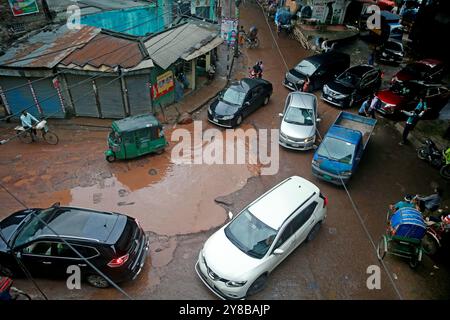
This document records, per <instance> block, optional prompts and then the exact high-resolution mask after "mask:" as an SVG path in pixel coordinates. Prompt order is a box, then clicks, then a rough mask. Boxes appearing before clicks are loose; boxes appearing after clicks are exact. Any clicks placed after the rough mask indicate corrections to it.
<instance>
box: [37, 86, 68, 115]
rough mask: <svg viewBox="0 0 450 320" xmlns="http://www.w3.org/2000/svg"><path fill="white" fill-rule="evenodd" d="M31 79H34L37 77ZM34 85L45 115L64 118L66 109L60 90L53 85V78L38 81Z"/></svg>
mask: <svg viewBox="0 0 450 320" xmlns="http://www.w3.org/2000/svg"><path fill="white" fill-rule="evenodd" d="M30 80H31V81H33V80H35V79H30ZM32 86H33V88H34V92H35V93H36V97H37V99H38V101H39V105H40V106H41V108H42V112H43V113H44V116H45V117H49V118H64V111H63V108H62V107H61V101H60V99H59V96H58V91H57V90H56V89H55V87H54V86H53V82H52V80H51V79H44V80H41V81H36V82H34V83H33V84H32ZM50 97H51V98H50Z"/></svg>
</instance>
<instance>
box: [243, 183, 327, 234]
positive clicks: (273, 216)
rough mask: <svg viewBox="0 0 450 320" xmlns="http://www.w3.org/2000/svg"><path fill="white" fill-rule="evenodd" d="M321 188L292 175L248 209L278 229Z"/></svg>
mask: <svg viewBox="0 0 450 320" xmlns="http://www.w3.org/2000/svg"><path fill="white" fill-rule="evenodd" d="M314 193H315V194H319V193H320V190H319V188H318V187H317V186H316V185H314V184H313V183H311V182H309V181H308V180H306V179H304V178H302V177H299V176H292V177H290V178H288V179H286V180H284V181H283V182H281V183H280V184H278V185H277V186H275V187H274V188H272V189H271V190H269V191H268V192H266V193H265V194H264V195H262V196H261V197H260V198H258V199H257V200H256V201H255V202H253V203H252V204H251V205H250V206H249V207H248V210H249V211H250V212H251V213H252V214H253V215H254V216H255V217H256V218H258V219H259V220H261V221H262V222H264V223H265V224H266V225H268V226H269V227H271V228H273V229H275V230H278V229H279V228H280V227H281V226H282V224H283V222H284V221H285V220H286V219H287V218H288V217H289V216H290V215H291V214H292V213H293V212H294V211H295V210H296V209H297V208H298V207H300V206H301V205H302V204H303V203H304V202H305V201H307V200H308V199H309V198H310V197H311V196H312V195H313V194H314Z"/></svg>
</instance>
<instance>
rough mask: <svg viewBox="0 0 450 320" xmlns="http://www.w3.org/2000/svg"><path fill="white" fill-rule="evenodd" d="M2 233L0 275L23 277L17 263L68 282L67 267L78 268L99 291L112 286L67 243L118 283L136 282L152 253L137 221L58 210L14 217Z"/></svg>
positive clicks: (5, 221)
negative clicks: (149, 251)
mask: <svg viewBox="0 0 450 320" xmlns="http://www.w3.org/2000/svg"><path fill="white" fill-rule="evenodd" d="M44 222H45V223H44ZM0 231H1V234H0V235H1V237H0V274H3V275H5V276H9V277H11V276H15V275H21V274H22V272H23V270H22V269H21V268H20V266H19V265H18V263H17V260H16V258H17V259H19V260H20V261H21V262H22V263H23V264H24V265H25V267H26V269H28V270H29V271H30V272H31V274H33V275H36V276H43V277H67V276H68V274H67V268H68V267H69V266H72V265H75V266H78V267H80V271H81V276H82V279H83V280H85V281H87V282H88V283H89V284H91V285H93V286H95V287H99V288H105V287H108V286H109V283H108V281H107V280H106V279H105V278H104V277H103V276H101V275H100V274H98V273H97V272H96V271H95V270H94V269H92V268H91V267H90V266H89V265H88V263H87V262H86V261H85V260H83V259H81V258H80V257H79V255H77V254H76V253H75V251H73V250H72V249H71V248H70V247H69V246H68V245H67V244H66V243H64V242H63V239H64V240H65V241H66V242H67V243H69V244H70V245H71V246H73V247H74V248H75V249H76V250H77V251H78V252H79V253H80V254H81V255H82V256H83V257H84V258H86V260H87V261H89V262H90V263H91V264H92V265H94V266H95V267H96V268H97V269H99V270H100V271H101V272H102V273H103V274H105V275H106V276H107V277H108V278H110V279H111V280H112V281H114V282H122V281H125V280H132V279H135V278H136V277H137V275H138V274H139V273H140V271H141V270H142V267H143V265H144V263H145V260H146V257H147V253H148V249H149V240H148V237H147V236H146V235H145V233H144V231H143V230H142V228H141V227H140V226H139V224H138V222H137V221H136V220H135V219H133V218H130V217H128V216H125V215H122V214H119V213H112V212H100V211H94V210H88V209H80V208H74V207H60V206H59V205H54V206H52V207H50V208H46V209H27V210H22V211H18V212H15V213H13V214H12V215H10V216H9V217H7V218H5V219H3V220H2V221H0ZM53 231H54V232H53ZM55 233H56V234H55ZM5 241H6V243H5ZM14 256H15V257H14Z"/></svg>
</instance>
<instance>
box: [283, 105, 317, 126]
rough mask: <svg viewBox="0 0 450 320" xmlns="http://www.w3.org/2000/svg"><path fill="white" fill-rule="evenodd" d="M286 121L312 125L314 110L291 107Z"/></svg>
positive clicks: (285, 118)
mask: <svg viewBox="0 0 450 320" xmlns="http://www.w3.org/2000/svg"><path fill="white" fill-rule="evenodd" d="M284 121H286V122H288V123H293V124H298V125H302V126H312V125H313V124H314V121H313V111H312V110H311V109H302V108H294V107H289V109H288V110H287V112H286V116H285V117H284Z"/></svg>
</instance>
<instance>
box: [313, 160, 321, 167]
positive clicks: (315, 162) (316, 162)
mask: <svg viewBox="0 0 450 320" xmlns="http://www.w3.org/2000/svg"><path fill="white" fill-rule="evenodd" d="M312 165H313V166H316V167H318V166H319V161H317V160H314V159H313V160H312Z"/></svg>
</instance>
